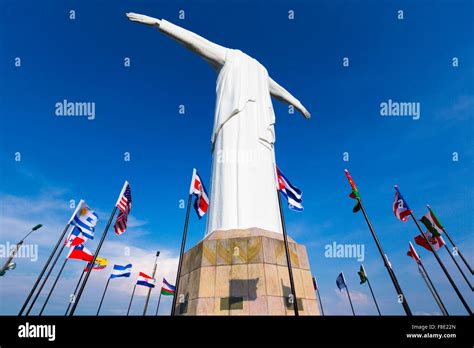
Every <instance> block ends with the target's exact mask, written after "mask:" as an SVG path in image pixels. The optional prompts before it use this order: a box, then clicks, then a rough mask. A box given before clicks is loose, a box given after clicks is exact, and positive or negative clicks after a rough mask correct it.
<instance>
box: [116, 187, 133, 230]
mask: <svg viewBox="0 0 474 348" xmlns="http://www.w3.org/2000/svg"><path fill="white" fill-rule="evenodd" d="M115 206H116V207H117V208H119V210H120V211H119V213H118V216H117V220H115V224H114V230H115V233H116V234H118V235H121V234H122V233H124V232H125V230H126V229H127V220H128V214H130V210H132V192H131V191H130V184H129V183H128V181H125V184H124V185H123V188H122V192H120V196H119V198H118V200H117V204H115Z"/></svg>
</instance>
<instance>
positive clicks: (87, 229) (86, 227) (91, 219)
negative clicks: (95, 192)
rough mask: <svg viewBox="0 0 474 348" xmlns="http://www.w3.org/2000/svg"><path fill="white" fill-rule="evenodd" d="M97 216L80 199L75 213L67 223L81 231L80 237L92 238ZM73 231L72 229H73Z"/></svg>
mask: <svg viewBox="0 0 474 348" xmlns="http://www.w3.org/2000/svg"><path fill="white" fill-rule="evenodd" d="M97 220H99V216H98V215H97V214H96V213H95V212H94V211H93V210H92V209H91V208H89V207H88V206H87V204H86V202H84V201H83V200H81V201H80V202H79V206H78V207H77V213H76V214H75V215H74V216H73V217H72V218H71V220H70V221H69V223H70V224H71V225H73V226H76V227H77V228H79V230H80V231H81V232H82V233H81V236H80V238H86V239H94V230H95V226H96V225H97ZM73 231H74V230H73Z"/></svg>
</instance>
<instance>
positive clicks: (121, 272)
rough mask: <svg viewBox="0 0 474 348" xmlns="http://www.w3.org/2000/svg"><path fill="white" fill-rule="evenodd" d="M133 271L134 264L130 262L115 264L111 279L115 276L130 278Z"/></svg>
mask: <svg viewBox="0 0 474 348" xmlns="http://www.w3.org/2000/svg"><path fill="white" fill-rule="evenodd" d="M131 272H132V264H131V263H129V264H128V265H125V266H121V265H114V268H113V270H112V273H111V274H110V279H114V278H120V277H125V278H130V273H131Z"/></svg>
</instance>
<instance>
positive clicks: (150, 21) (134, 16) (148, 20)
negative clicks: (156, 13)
mask: <svg viewBox="0 0 474 348" xmlns="http://www.w3.org/2000/svg"><path fill="white" fill-rule="evenodd" d="M127 17H128V19H130V20H131V21H132V22H138V23H142V24H146V25H151V26H153V27H159V26H160V24H161V21H160V20H159V19H156V18H153V17H148V16H145V15H142V14H138V13H133V12H129V13H127Z"/></svg>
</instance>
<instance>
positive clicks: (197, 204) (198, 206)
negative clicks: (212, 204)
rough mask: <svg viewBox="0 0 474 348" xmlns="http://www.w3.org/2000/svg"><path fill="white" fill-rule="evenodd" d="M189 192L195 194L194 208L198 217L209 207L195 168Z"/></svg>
mask: <svg viewBox="0 0 474 348" xmlns="http://www.w3.org/2000/svg"><path fill="white" fill-rule="evenodd" d="M189 194H190V195H195V196H196V200H195V201H194V209H195V210H196V213H197V215H198V217H199V219H200V218H202V217H203V216H204V214H206V212H207V210H208V209H209V197H208V195H207V191H206V188H205V187H204V184H203V182H202V180H201V177H200V176H199V174H198V172H197V170H196V169H193V178H192V180H191V186H190V188H189Z"/></svg>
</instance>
